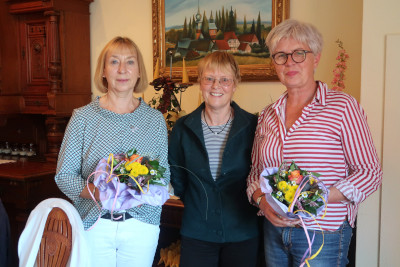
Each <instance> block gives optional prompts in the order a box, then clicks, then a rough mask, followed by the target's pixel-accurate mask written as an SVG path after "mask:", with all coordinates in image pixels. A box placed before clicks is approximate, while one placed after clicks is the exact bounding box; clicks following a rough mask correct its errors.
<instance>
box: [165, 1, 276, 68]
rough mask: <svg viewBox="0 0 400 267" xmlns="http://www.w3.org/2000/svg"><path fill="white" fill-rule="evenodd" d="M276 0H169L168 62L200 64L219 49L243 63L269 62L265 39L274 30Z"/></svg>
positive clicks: (167, 24) (166, 48) (166, 26)
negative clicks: (274, 1) (274, 4)
mask: <svg viewBox="0 0 400 267" xmlns="http://www.w3.org/2000/svg"><path fill="white" fill-rule="evenodd" d="M271 10H272V0H230V1H228V0H225V1H215V0H165V51H166V61H167V62H168V63H170V62H171V61H172V66H173V67H181V66H182V60H183V59H185V61H186V66H196V65H197V63H198V61H199V60H200V59H201V58H202V57H204V56H205V55H207V54H208V53H211V52H213V51H216V50H222V51H227V52H229V53H232V54H233V55H234V57H235V59H236V60H237V62H238V63H239V65H253V64H269V63H270V58H269V51H268V48H267V47H266V45H265V38H266V37H267V35H268V33H269V31H270V30H271V20H272V14H271Z"/></svg>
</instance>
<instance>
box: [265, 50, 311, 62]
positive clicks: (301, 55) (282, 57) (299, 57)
mask: <svg viewBox="0 0 400 267" xmlns="http://www.w3.org/2000/svg"><path fill="white" fill-rule="evenodd" d="M307 53H312V52H311V51H307V50H294V51H293V52H292V53H285V52H278V53H275V54H273V55H272V59H273V60H274V61H275V63H276V64H277V65H283V64H286V62H287V60H288V57H289V55H290V56H291V57H292V60H293V61H294V62H296V63H301V62H303V61H304V60H306V57H307Z"/></svg>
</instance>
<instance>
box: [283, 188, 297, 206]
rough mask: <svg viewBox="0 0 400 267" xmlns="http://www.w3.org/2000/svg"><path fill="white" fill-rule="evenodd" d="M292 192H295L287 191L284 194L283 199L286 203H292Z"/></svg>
mask: <svg viewBox="0 0 400 267" xmlns="http://www.w3.org/2000/svg"><path fill="white" fill-rule="evenodd" d="M294 192H295V191H292V190H288V191H287V192H286V193H285V199H286V201H287V202H289V203H292V201H293V198H294Z"/></svg>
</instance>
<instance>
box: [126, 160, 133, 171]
mask: <svg viewBox="0 0 400 267" xmlns="http://www.w3.org/2000/svg"><path fill="white" fill-rule="evenodd" d="M129 163H130V162H126V163H125V169H126V170H127V171H128V172H129V171H131V170H132V166H131V165H130V164H129Z"/></svg>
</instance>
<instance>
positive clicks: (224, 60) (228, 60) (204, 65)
mask: <svg viewBox="0 0 400 267" xmlns="http://www.w3.org/2000/svg"><path fill="white" fill-rule="evenodd" d="M217 69H218V70H223V71H228V72H232V74H233V81H234V83H235V85H237V84H238V83H239V82H240V69H239V65H238V64H237V62H236V60H235V58H234V57H233V56H232V55H231V54H229V53H227V52H223V51H215V52H213V53H211V54H208V55H207V56H205V57H204V58H202V59H201V60H200V62H199V64H198V65H197V73H198V77H197V79H198V82H200V79H201V77H202V75H203V72H204V70H217Z"/></svg>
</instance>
